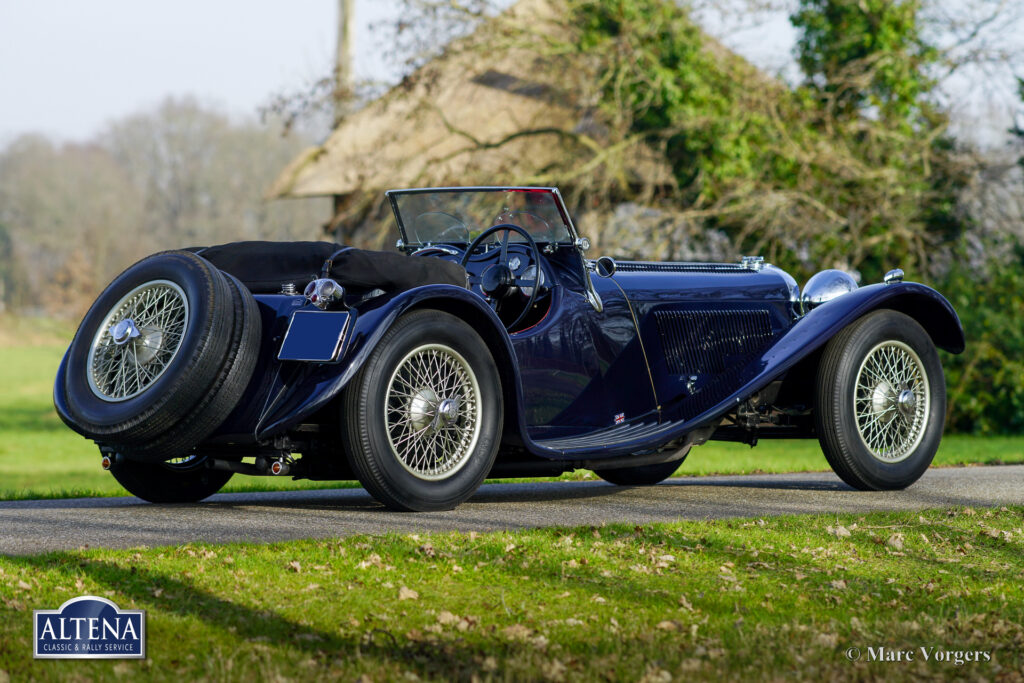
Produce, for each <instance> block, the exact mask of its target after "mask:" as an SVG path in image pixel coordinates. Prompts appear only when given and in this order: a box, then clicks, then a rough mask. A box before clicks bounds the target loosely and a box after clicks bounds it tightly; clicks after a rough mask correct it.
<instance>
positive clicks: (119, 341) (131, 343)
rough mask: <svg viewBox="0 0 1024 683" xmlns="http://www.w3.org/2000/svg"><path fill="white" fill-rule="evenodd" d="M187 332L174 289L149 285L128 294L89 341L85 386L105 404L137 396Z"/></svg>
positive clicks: (184, 310) (184, 304) (165, 283)
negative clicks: (91, 340) (90, 341)
mask: <svg viewBox="0 0 1024 683" xmlns="http://www.w3.org/2000/svg"><path fill="white" fill-rule="evenodd" d="M187 327H188V299H187V298H186V297H185V292H184V291H183V290H182V289H181V287H179V286H178V285H177V284H175V283H173V282H171V281H170V280H154V281H151V282H147V283H145V284H143V285H140V286H138V287H136V288H135V289H133V290H131V291H130V292H128V294H126V295H125V296H124V297H123V298H122V299H121V300H120V301H118V302H117V304H115V305H114V307H113V308H112V309H111V310H110V312H109V313H107V316H106V317H105V318H104V320H103V322H102V324H100V326H99V328H98V329H97V331H96V334H95V336H94V337H93V342H92V345H91V347H90V350H89V359H88V373H87V374H88V380H89V387H90V388H91V389H92V391H93V393H94V394H95V395H96V396H97V397H99V398H101V399H103V400H105V401H113V402H118V401H126V400H128V399H130V398H132V397H134V396H138V395H139V394H141V393H142V392H143V391H145V390H146V389H147V388H149V387H150V386H151V385H152V384H153V383H154V382H155V381H156V380H157V379H159V378H160V376H161V375H163V373H164V371H165V370H166V369H167V368H168V367H169V366H170V365H171V363H172V361H173V360H174V357H175V356H176V355H177V353H178V350H179V349H180V348H181V341H182V339H183V338H184V336H185V331H186V329H187Z"/></svg>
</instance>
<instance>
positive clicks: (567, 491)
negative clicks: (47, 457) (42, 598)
mask: <svg viewBox="0 0 1024 683" xmlns="http://www.w3.org/2000/svg"><path fill="white" fill-rule="evenodd" d="M1021 503H1024V465H1014V466H1002V467H968V468H943V469H932V470H929V471H928V472H927V473H926V474H925V475H924V477H922V478H921V480H920V481H919V482H917V483H916V484H915V485H914V486H912V487H910V488H909V489H907V490H905V491H891V492H870V493H867V492H861V491H855V490H853V489H851V488H849V487H848V486H846V485H845V484H843V483H842V482H841V481H839V479H838V478H836V477H835V475H833V474H832V473H830V472H829V473H798V474H765V475H749V476H719V477H687V478H680V479H671V480H669V481H666V482H664V483H662V484H659V485H658V486H653V487H647V488H620V487H616V486H612V485H611V484H606V483H604V482H600V481H586V482H554V483H552V482H537V483H531V484H494V485H487V486H484V487H482V488H481V489H480V491H479V492H477V494H476V495H475V496H474V497H473V498H472V499H471V500H470V501H468V502H467V503H464V504H463V505H461V506H460V507H459V508H458V509H457V510H454V511H452V512H436V513H395V512H389V511H386V510H385V509H384V508H382V507H381V506H380V505H378V504H377V503H376V502H374V500H373V499H372V498H370V497H369V496H368V495H367V494H366V493H365V492H364V491H363V490H362V489H335V490H322V491H288V492H280V493H227V494H219V495H216V496H213V497H212V498H210V499H208V500H207V501H205V502H203V503H199V504H193V505H150V504H147V503H143V502H141V501H139V500H137V499H135V498H75V499H69V500H31V501H16V502H0V553H4V554H18V555H21V554H30V553H38V552H43V551H47V550H67V549H73V548H80V547H107V548H127V547H135V546H159V545H176V544H181V543H186V542H189V541H208V542H229V541H256V542H269V541H282V540H288V539H298V538H324V537H332V536H346V535H351V534H377V533H383V532H387V531H397V532H404V533H409V532H424V531H446V530H453V529H458V530H462V531H471V530H472V531H494V530H502V529H520V528H527V527H542V526H559V525H590V524H595V525H596V524H601V523H602V522H609V523H610V522H629V523H646V522H666V521H673V520H681V519H720V518H728V517H764V516H769V515H783V514H797V513H823V512H824V513H827V512H868V511H874V510H914V509H921V508H929V507H945V506H950V505H970V506H976V507H984V506H996V505H1007V504H1021Z"/></svg>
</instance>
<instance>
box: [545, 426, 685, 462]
mask: <svg viewBox="0 0 1024 683" xmlns="http://www.w3.org/2000/svg"><path fill="white" fill-rule="evenodd" d="M680 424H682V421H670V422H638V423H634V424H623V425H617V426H615V427H609V428H606V429H599V430H597V431H594V432H587V433H586V434H581V435H580V436H572V437H563V438H556V439H541V440H538V441H534V444H535V445H536V446H539V447H540V448H542V449H544V450H547V451H554V452H555V453H557V454H558V455H559V456H560V457H572V456H598V457H601V456H602V455H605V454H607V455H612V454H614V453H617V452H619V451H621V450H622V449H623V447H625V446H629V447H630V448H635V449H636V450H644V449H645V448H651V444H654V443H657V438H658V436H659V435H662V434H664V435H665V436H666V439H665V441H671V440H672V439H675V438H679V436H680V435H678V434H671V433H672V432H674V431H675V430H674V428H675V427H678V426H679V425H680Z"/></svg>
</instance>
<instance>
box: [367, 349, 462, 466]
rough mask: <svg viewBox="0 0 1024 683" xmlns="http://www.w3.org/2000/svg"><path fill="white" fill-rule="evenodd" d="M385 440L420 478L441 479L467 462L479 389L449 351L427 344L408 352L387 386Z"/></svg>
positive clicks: (402, 462) (459, 355)
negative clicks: (386, 434) (386, 437)
mask: <svg viewBox="0 0 1024 683" xmlns="http://www.w3.org/2000/svg"><path fill="white" fill-rule="evenodd" d="M384 410H385V419H386V421H387V425H386V426H387V432H388V442H389V443H390V445H391V450H392V452H393V453H394V454H395V457H397V458H398V461H399V462H400V463H401V464H402V466H403V467H404V468H405V469H406V470H408V471H409V472H410V473H412V474H413V475H415V476H416V477H418V478H420V479H426V480H429V481H434V480H440V479H446V478H448V477H450V476H452V475H453V474H455V473H456V472H457V471H459V470H460V469H461V468H462V467H463V466H464V465H465V464H466V462H467V461H468V460H469V456H470V455H471V454H472V452H473V449H474V448H475V447H476V442H477V439H478V438H479V436H480V386H479V384H478V383H477V379H476V374H475V373H474V372H473V369H472V368H471V367H470V366H469V363H468V362H467V361H466V359H465V358H463V357H462V355H461V354H459V352H457V351H456V350H455V349H453V348H451V347H449V346H445V345H443V344H427V345H424V346H420V347H418V348H416V349H413V350H412V351H410V352H409V353H408V354H407V355H406V356H405V358H403V359H402V361H401V362H400V363H399V364H398V367H397V368H396V369H395V372H394V373H393V374H392V375H391V380H390V381H389V382H388V391H387V396H386V397H385V403H384Z"/></svg>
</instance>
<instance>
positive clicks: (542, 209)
mask: <svg viewBox="0 0 1024 683" xmlns="http://www.w3.org/2000/svg"><path fill="white" fill-rule="evenodd" d="M388 196H389V197H390V198H391V201H392V206H393V207H394V209H395V215H396V218H397V219H398V225H399V228H400V229H401V231H402V239H403V240H404V241H405V243H406V244H407V245H410V246H423V245H427V244H443V243H448V244H468V243H469V242H471V241H472V240H473V239H475V238H476V237H477V236H478V235H480V233H482V232H483V231H484V230H486V229H487V228H490V227H493V226H495V225H502V224H505V223H511V224H512V225H517V226H519V227H521V228H523V229H524V230H526V231H527V232H528V233H530V236H531V237H533V239H534V240H535V241H536V242H538V243H544V242H570V241H571V237H570V234H569V229H568V227H567V226H566V224H565V221H564V220H563V218H562V212H561V210H560V203H559V201H558V197H557V195H556V194H555V193H554V192H553V191H552V190H550V189H533V188H531V189H452V190H395V191H392V192H389V193H388ZM501 237H502V234H501V233H498V234H497V235H496V239H501ZM509 239H510V240H511V241H525V240H523V238H522V237H521V236H519V235H517V234H515V233H512V234H511V235H510V237H509Z"/></svg>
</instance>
